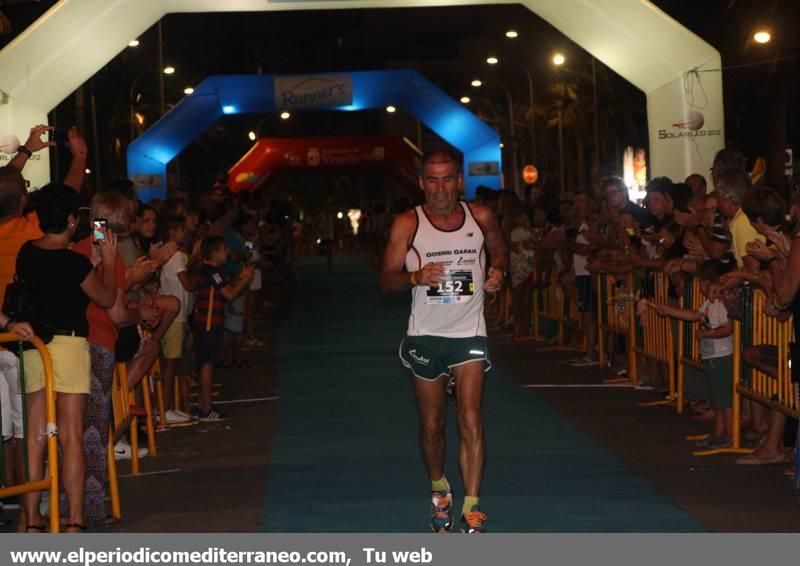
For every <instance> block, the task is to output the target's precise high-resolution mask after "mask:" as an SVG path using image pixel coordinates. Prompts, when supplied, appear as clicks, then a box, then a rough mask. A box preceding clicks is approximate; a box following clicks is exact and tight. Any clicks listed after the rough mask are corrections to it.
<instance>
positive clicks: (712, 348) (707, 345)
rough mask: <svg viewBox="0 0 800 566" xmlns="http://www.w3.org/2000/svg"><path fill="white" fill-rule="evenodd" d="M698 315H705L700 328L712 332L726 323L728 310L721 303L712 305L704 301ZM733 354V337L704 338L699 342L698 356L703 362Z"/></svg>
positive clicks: (715, 302)
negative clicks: (709, 329)
mask: <svg viewBox="0 0 800 566" xmlns="http://www.w3.org/2000/svg"><path fill="white" fill-rule="evenodd" d="M700 313H702V314H704V315H705V320H704V321H703V322H701V323H700V325H701V327H704V328H711V329H712V330H714V329H717V328H719V327H720V326H724V325H725V323H727V322H728V309H726V308H725V305H724V304H723V303H722V301H714V302H713V303H712V302H711V301H709V300H708V299H706V300H705V301H704V302H703V304H702V305H700ZM732 353H733V336H732V335H731V336H727V337H725V338H704V339H703V340H700V356H701V357H702V358H703V359H704V360H709V359H711V358H721V357H723V356H729V355H731V354H732Z"/></svg>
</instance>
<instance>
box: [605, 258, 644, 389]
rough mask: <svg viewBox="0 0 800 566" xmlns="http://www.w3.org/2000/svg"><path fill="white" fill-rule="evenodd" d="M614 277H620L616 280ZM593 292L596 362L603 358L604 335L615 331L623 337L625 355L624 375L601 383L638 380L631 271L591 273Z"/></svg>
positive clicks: (636, 382)
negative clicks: (626, 360)
mask: <svg viewBox="0 0 800 566" xmlns="http://www.w3.org/2000/svg"><path fill="white" fill-rule="evenodd" d="M617 277H619V278H621V279H622V280H621V281H619V280H618V279H617ZM594 285H595V292H596V293H597V352H598V359H599V360H600V363H601V364H602V363H604V362H605V359H606V339H607V336H608V334H618V335H620V336H623V337H624V338H625V355H626V356H627V358H628V377H627V378H619V379H607V380H605V383H629V382H630V383H631V384H632V385H637V384H638V382H639V379H638V372H637V369H636V349H635V347H634V345H635V343H636V325H635V323H634V315H635V312H634V311H635V302H634V295H633V293H634V289H633V273H625V274H619V275H616V276H615V275H614V274H611V273H604V272H595V273H594Z"/></svg>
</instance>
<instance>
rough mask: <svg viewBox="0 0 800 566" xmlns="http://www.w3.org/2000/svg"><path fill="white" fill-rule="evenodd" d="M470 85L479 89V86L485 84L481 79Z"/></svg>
mask: <svg viewBox="0 0 800 566" xmlns="http://www.w3.org/2000/svg"><path fill="white" fill-rule="evenodd" d="M470 84H471V85H472V86H474V87H475V88H478V87H479V86H481V85H482V84H483V82H482V81H481V80H480V79H475V80H474V81H472V82H471V83H470Z"/></svg>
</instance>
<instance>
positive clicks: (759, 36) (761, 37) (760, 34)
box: [753, 30, 772, 44]
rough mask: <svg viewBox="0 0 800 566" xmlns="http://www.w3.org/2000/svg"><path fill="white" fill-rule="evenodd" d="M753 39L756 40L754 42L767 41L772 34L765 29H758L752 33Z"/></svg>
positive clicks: (762, 42)
mask: <svg viewBox="0 0 800 566" xmlns="http://www.w3.org/2000/svg"><path fill="white" fill-rule="evenodd" d="M753 39H755V40H756V43H761V44H764V43H769V40H770V39H772V35H771V34H770V33H769V32H768V31H766V30H760V31H757V32H756V33H755V34H754V35H753Z"/></svg>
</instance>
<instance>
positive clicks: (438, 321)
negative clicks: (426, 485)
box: [380, 151, 508, 533]
mask: <svg viewBox="0 0 800 566" xmlns="http://www.w3.org/2000/svg"><path fill="white" fill-rule="evenodd" d="M462 181H463V178H462V175H461V163H460V160H459V158H458V157H457V156H456V155H455V154H453V153H451V152H448V151H436V152H433V153H429V154H426V155H425V156H423V158H422V173H421V175H420V178H419V186H420V188H421V189H422V190H423V191H424V193H425V204H423V205H422V206H417V207H415V208H413V209H411V210H408V211H406V212H404V213H403V214H401V215H399V216H398V217H397V218H396V219H395V221H394V223H393V224H392V228H391V232H390V235H389V242H388V244H387V246H386V252H385V254H384V259H383V270H382V271H381V277H380V285H381V289H382V290H383V291H387V292H399V291H404V290H406V289H409V288H411V317H410V318H409V322H408V335H407V336H406V338H405V339H404V340H403V343H402V344H401V345H400V359H401V360H402V362H403V365H405V366H406V367H407V368H409V369H410V370H411V372H412V373H413V375H414V378H413V381H414V389H415V392H416V396H417V405H418V407H419V418H420V433H419V441H420V447H421V449H422V458H423V460H424V461H425V467H426V469H427V471H428V474H429V475H430V478H431V491H432V500H433V506H432V508H431V523H430V524H431V528H432V529H433V530H434V532H443V531H449V530H450V529H451V528H452V526H453V516H452V512H451V505H452V503H453V494H452V493H451V490H450V484H449V483H448V481H447V478H446V477H445V475H444V454H445V415H446V413H445V410H446V408H445V407H446V402H445V399H446V394H445V386H446V384H447V380H448V378H449V376H451V375H452V376H453V377H454V378H455V382H456V398H457V400H458V429H459V432H460V437H461V442H460V445H459V458H458V459H459V464H460V466H461V473H462V477H463V480H464V487H465V491H466V493H465V498H464V506H463V508H462V514H461V527H462V531H463V532H466V533H481V532H484V531H485V530H486V515H485V514H484V513H482V512H481V510H480V505H479V501H478V493H479V491H480V487H481V480H482V479H483V465H484V461H485V459H486V441H485V439H484V436H483V420H482V416H481V402H482V399H483V380H484V373H485V372H486V371H488V370H489V368H490V367H491V363H490V361H489V352H488V349H487V340H486V322H485V321H484V318H483V293H484V291H487V292H489V293H494V292H496V291H499V290H500V289H501V288H502V286H503V281H504V277H505V270H506V266H507V264H508V250H507V248H506V244H505V242H504V241H503V237H502V234H501V233H500V229H499V227H498V225H497V221H496V219H495V217H494V214H492V212H491V211H490V210H489V209H488V208H486V207H484V206H481V205H477V204H471V203H466V202H461V201H460V200H459V189H460V186H461V183H462ZM484 246H486V248H487V250H488V252H489V256H488V259H487V256H486V253H485V251H484ZM487 261H488V262H489V265H490V267H489V270H488V277H485V276H484V270H485V269H486V264H487ZM404 267H405V270H404V269H403V268H404Z"/></svg>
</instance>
